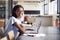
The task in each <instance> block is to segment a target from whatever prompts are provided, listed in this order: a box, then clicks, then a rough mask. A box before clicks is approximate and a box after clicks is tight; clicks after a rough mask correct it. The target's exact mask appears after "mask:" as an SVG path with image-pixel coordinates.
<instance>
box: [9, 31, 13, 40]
mask: <svg viewBox="0 0 60 40" xmlns="http://www.w3.org/2000/svg"><path fill="white" fill-rule="evenodd" d="M8 38H9V40H14V32H13V30H11V31H10V32H8Z"/></svg>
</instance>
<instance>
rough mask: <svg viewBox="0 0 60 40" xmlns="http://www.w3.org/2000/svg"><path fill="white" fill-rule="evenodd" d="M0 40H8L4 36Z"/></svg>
mask: <svg viewBox="0 0 60 40" xmlns="http://www.w3.org/2000/svg"><path fill="white" fill-rule="evenodd" d="M0 40H8V39H7V37H6V36H5V37H3V38H1V39H0Z"/></svg>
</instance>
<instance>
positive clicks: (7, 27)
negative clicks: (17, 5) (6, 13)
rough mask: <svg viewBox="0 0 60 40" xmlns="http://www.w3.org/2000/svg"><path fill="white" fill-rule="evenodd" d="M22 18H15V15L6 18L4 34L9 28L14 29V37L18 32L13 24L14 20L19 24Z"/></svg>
mask: <svg viewBox="0 0 60 40" xmlns="http://www.w3.org/2000/svg"><path fill="white" fill-rule="evenodd" d="M23 20H24V17H22V18H20V19H16V18H15V17H13V16H12V17H10V19H9V20H8V23H7V26H6V27H5V35H7V33H8V32H9V31H11V30H13V31H14V36H15V37H16V35H17V32H18V28H17V27H16V26H15V25H13V24H14V23H15V22H17V23H18V24H19V25H20V24H21V23H22V21H23Z"/></svg>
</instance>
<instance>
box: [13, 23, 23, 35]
mask: <svg viewBox="0 0 60 40" xmlns="http://www.w3.org/2000/svg"><path fill="white" fill-rule="evenodd" d="M14 25H15V26H16V27H17V28H18V29H19V32H20V33H22V34H23V33H24V28H23V26H22V25H19V24H17V22H15V23H14Z"/></svg>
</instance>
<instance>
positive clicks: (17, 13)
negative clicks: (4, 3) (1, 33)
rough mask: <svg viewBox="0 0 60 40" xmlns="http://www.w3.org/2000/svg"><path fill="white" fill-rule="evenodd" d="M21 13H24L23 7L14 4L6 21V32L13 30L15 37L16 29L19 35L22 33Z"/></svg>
mask: <svg viewBox="0 0 60 40" xmlns="http://www.w3.org/2000/svg"><path fill="white" fill-rule="evenodd" d="M23 15H24V8H23V7H22V6H21V5H16V6H14V8H13V10H12V17H10V19H9V22H8V23H9V24H8V27H7V30H6V32H7V33H8V32H9V31H11V30H13V31H14V36H15V39H16V38H17V32H18V31H19V32H20V34H21V35H22V34H23V33H24V28H23V26H22V25H21V22H22V20H21V19H22V17H23Z"/></svg>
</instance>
